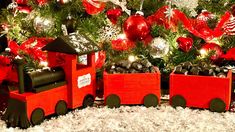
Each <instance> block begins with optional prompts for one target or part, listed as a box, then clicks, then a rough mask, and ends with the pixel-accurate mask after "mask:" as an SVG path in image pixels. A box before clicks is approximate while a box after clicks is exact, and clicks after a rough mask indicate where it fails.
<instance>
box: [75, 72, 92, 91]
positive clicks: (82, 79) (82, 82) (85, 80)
mask: <svg viewBox="0 0 235 132" xmlns="http://www.w3.org/2000/svg"><path fill="white" fill-rule="evenodd" d="M90 84H91V74H86V75H83V76H79V77H78V88H82V87H85V86H88V85H90Z"/></svg>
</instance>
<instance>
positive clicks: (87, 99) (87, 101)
mask: <svg viewBox="0 0 235 132" xmlns="http://www.w3.org/2000/svg"><path fill="white" fill-rule="evenodd" d="M93 104H94V98H93V96H91V95H87V96H86V97H85V98H84V100H83V105H82V106H83V107H84V108H86V107H88V106H90V107H91V106H93Z"/></svg>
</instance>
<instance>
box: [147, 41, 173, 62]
mask: <svg viewBox="0 0 235 132" xmlns="http://www.w3.org/2000/svg"><path fill="white" fill-rule="evenodd" d="M149 46H150V55H151V56H152V57H153V58H162V57H164V56H165V55H166V54H167V53H168V52H169V44H168V43H167V41H166V40H165V39H163V38H161V37H157V38H154V39H153V40H152V42H151V43H150V45H149Z"/></svg>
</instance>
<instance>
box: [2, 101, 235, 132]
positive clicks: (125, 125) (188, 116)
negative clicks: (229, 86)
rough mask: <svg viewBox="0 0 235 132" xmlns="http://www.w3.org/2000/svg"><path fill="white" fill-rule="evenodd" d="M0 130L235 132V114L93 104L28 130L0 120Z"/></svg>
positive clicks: (13, 131) (25, 131) (42, 131)
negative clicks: (114, 107) (10, 126)
mask: <svg viewBox="0 0 235 132" xmlns="http://www.w3.org/2000/svg"><path fill="white" fill-rule="evenodd" d="M0 131H1V132H85V131H90V132H93V131H94V132H117V131H120V132H133V131H135V132H137V131H138V132H156V131H161V132H162V131H163V132H175V131H179V132H185V131H186V132H211V131H213V132H225V131H226V132H234V131H235V113H232V112H225V113H213V112H210V111H208V110H199V109H189V108H186V109H183V108H181V107H178V108H176V109H174V108H172V107H171V106H169V105H167V104H163V105H161V106H159V107H157V108H146V107H144V106H121V107H120V108H117V109H109V108H107V107H102V108H98V107H90V108H86V109H76V110H73V111H71V112H69V113H68V114H66V115H64V116H59V117H52V118H51V119H46V120H45V121H44V122H43V123H42V124H41V125H37V126H34V127H31V128H28V129H26V130H22V129H19V128H7V127H6V124H5V123H4V121H1V120H0Z"/></svg>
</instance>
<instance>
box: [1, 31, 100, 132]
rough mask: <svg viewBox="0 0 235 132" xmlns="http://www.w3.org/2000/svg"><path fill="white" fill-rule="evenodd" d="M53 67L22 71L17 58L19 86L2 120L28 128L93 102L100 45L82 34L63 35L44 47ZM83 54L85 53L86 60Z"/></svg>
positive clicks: (13, 92)
mask: <svg viewBox="0 0 235 132" xmlns="http://www.w3.org/2000/svg"><path fill="white" fill-rule="evenodd" d="M43 50H46V51H47V52H48V63H49V67H51V68H50V69H45V70H40V71H34V72H30V73H23V65H22V64H23V63H22V60H20V59H19V60H17V61H16V63H17V65H18V76H19V78H18V79H19V90H16V91H12V92H10V98H9V101H8V106H7V110H6V112H5V113H4V115H3V120H5V121H6V122H7V124H8V125H9V126H12V127H17V126H18V127H21V128H28V127H29V126H30V125H37V124H40V123H41V122H42V121H43V120H44V117H45V116H48V115H51V114H57V115H63V114H66V113H67V110H68V109H75V108H78V107H82V106H83V107H86V106H91V105H93V103H94V98H95V91H96V87H95V86H96V69H95V52H96V51H98V50H99V47H98V46H97V45H96V44H95V43H93V42H92V41H91V40H89V39H88V38H86V37H84V36H83V35H80V34H79V35H78V34H72V35H68V36H61V37H58V38H57V39H55V40H54V41H52V42H50V43H49V44H47V45H46V46H45V47H43ZM80 56H85V57H86V58H85V60H86V62H85V63H84V61H81V57H80Z"/></svg>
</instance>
